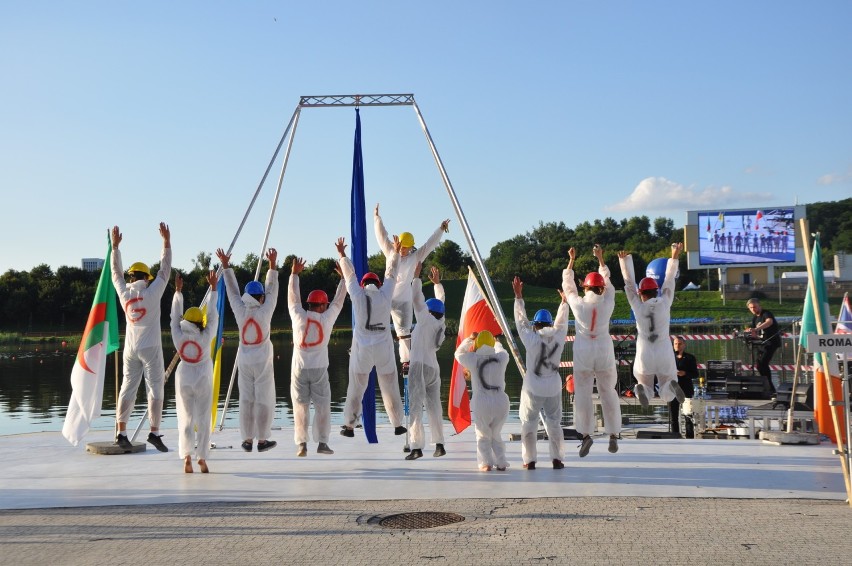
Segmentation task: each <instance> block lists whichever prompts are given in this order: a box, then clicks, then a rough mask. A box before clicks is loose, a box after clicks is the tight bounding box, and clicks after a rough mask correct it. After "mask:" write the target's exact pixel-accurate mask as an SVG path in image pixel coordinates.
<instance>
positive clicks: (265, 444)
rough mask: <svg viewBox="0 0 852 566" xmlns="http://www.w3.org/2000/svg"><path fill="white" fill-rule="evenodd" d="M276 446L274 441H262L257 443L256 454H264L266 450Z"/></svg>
mask: <svg viewBox="0 0 852 566" xmlns="http://www.w3.org/2000/svg"><path fill="white" fill-rule="evenodd" d="M277 445H278V443H277V442H275V441H274V440H264V441H261V442H258V443H257V451H258V452H266V451H267V450H272V449H273V448H275V447H276V446H277Z"/></svg>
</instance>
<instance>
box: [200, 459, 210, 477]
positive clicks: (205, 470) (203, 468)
mask: <svg viewBox="0 0 852 566" xmlns="http://www.w3.org/2000/svg"><path fill="white" fill-rule="evenodd" d="M198 467H199V468H201V473H202V474H206V473H208V472H209V471H210V470H209V469H208V468H207V462H205V461H204V460H199V461H198Z"/></svg>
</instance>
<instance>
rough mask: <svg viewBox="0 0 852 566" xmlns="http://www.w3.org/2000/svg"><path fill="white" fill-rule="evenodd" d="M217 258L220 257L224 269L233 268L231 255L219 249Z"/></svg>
mask: <svg viewBox="0 0 852 566" xmlns="http://www.w3.org/2000/svg"><path fill="white" fill-rule="evenodd" d="M216 257H218V258H219V261H221V262H222V269H228V268H229V267H231V254H226V253H225V250H223V249H222V248H219V249H217V250H216Z"/></svg>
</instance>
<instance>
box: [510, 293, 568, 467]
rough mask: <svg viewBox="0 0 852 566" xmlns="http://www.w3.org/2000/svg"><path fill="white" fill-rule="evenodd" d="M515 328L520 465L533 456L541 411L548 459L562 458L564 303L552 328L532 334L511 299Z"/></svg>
mask: <svg viewBox="0 0 852 566" xmlns="http://www.w3.org/2000/svg"><path fill="white" fill-rule="evenodd" d="M515 326H516V327H517V329H518V336H519V337H520V338H521V342H523V344H524V348H526V351H527V355H526V366H527V367H526V373H525V374H524V384H523V387H521V405H520V408H519V411H518V412H519V413H520V417H521V457H522V458H523V460H524V464H529V463H530V462H535V461H536V457H537V450H536V441H537V440H538V438H537V436H538V416H539V411H541V410H544V429H545V430H546V431H547V438H548V439H549V445H550V458H551V459H552V460H559V461H562V460H563V459H564V458H565V442H564V435H563V433H562V424H561V420H562V376H561V375H559V362H560V361H561V359H562V350H564V349H565V336H566V335H567V334H568V303H560V304H559V310H557V311H556V318H555V319H554V320H553V326H550V327H545V328H542V329H540V330H538V331H536V330H535V329H534V328H533V327H532V325H531V324H530V321H529V319H528V318H527V312H526V308H525V306H524V300H523V299H518V298H515Z"/></svg>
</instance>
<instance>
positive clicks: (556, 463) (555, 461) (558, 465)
mask: <svg viewBox="0 0 852 566" xmlns="http://www.w3.org/2000/svg"><path fill="white" fill-rule="evenodd" d="M564 467H565V464H563V463H562V460H560V459H558V458H554V459H553V469H554V470H561V469H562V468H564Z"/></svg>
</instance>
